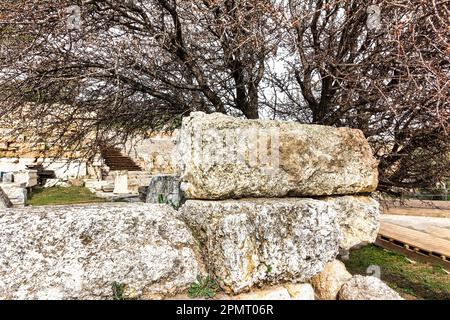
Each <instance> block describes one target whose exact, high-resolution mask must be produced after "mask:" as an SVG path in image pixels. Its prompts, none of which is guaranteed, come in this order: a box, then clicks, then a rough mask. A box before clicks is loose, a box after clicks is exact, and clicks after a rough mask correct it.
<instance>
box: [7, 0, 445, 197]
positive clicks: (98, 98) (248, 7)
mask: <svg viewBox="0 0 450 320" xmlns="http://www.w3.org/2000/svg"><path fill="white" fill-rule="evenodd" d="M449 4H450V1H439V0H425V1H418V0H397V1H389V0H380V1H371V0H360V1H352V0H349V1H343V0H313V1H310V0H285V1H282V0H202V1H198V0H127V1H124V0H121V1H119V0H117V1H113V0H99V1H97V0H89V1H81V0H80V1H68V0H56V1H25V0H5V1H2V2H1V3H0V49H1V50H0V117H1V118H2V120H3V122H5V120H6V121H9V119H11V121H15V122H14V125H13V126H14V129H15V130H16V131H17V132H21V131H25V130H28V131H30V130H32V131H33V132H36V133H37V134H38V135H39V137H41V139H43V140H48V141H49V143H58V144H63V145H67V146H73V145H77V146H78V147H85V148H86V149H88V150H91V151H94V149H93V148H94V147H95V145H96V144H98V143H100V142H102V141H104V140H105V139H111V137H117V138H121V139H126V137H128V136H129V135H133V134H138V133H141V132H146V131H148V130H149V129H158V128H161V127H162V126H176V125H177V124H178V123H179V120H180V118H181V117H183V116H185V115H187V114H189V113H190V112H191V111H204V112H207V113H212V112H221V113H225V114H229V115H233V116H237V117H246V118H249V119H255V118H259V117H262V118H274V119H283V120H293V121H299V122H302V123H316V124H324V125H330V126H348V127H353V128H358V129H361V130H362V131H363V132H364V134H365V135H366V137H367V138H368V139H369V141H370V142H371V144H372V147H373V150H374V154H375V155H376V156H377V157H378V159H379V160H380V188H381V189H383V190H395V188H415V187H433V186H434V185H435V184H436V183H437V182H440V181H443V180H445V179H449V177H450V142H449V140H450V139H449V132H450V125H449V123H450V106H449V75H450V71H449V66H450V59H449V54H450V44H449V39H450V37H449V33H450V28H449V27H450V26H449V20H448V16H449V13H450V12H449V11H450V6H449ZM87 137H89V139H90V140H89V141H92V145H90V144H83V141H85V140H86V138H87Z"/></svg>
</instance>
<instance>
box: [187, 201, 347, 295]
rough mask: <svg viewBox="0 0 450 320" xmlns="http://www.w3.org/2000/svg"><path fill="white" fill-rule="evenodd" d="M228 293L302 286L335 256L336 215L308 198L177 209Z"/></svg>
mask: <svg viewBox="0 0 450 320" xmlns="http://www.w3.org/2000/svg"><path fill="white" fill-rule="evenodd" d="M180 213H181V215H182V217H183V218H184V220H185V221H186V222H187V223H188V224H189V225H190V226H191V228H192V230H193V232H194V234H195V236H196V237H197V240H198V241H199V242H200V243H202V244H203V250H204V255H205V261H206V263H207V267H208V269H209V271H210V273H211V274H213V275H214V276H215V277H216V279H217V280H218V282H219V284H220V286H221V287H222V288H223V289H224V290H225V291H226V292H228V293H230V292H232V293H235V294H236V293H241V292H243V291H246V290H247V289H249V288H251V287H253V286H260V285H263V284H266V283H270V284H275V283H281V282H287V281H292V282H304V281H305V280H308V279H310V278H311V277H312V276H314V275H315V274H317V273H319V272H320V271H322V269H323V268H324V266H325V264H326V263H327V262H329V261H332V260H333V259H334V258H335V257H336V255H337V253H338V247H339V241H340V232H339V228H338V225H337V220H336V211H335V210H334V209H333V208H331V206H330V205H329V204H328V203H327V202H325V201H320V200H313V199H299V198H286V199H241V200H227V201H201V200H188V201H187V202H186V203H185V204H184V205H183V207H182V208H181V210H180Z"/></svg>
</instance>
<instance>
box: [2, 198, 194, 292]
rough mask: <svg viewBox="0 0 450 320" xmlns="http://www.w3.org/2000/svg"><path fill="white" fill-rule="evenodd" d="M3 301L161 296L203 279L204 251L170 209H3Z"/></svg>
mask: <svg viewBox="0 0 450 320" xmlns="http://www.w3.org/2000/svg"><path fill="white" fill-rule="evenodd" d="M0 243H1V244H2V245H1V246H0V275H1V277H0V299H111V298H112V297H113V291H112V285H113V283H116V284H117V285H120V286H123V288H124V289H125V291H124V295H123V296H124V298H140V299H147V298H148V299H150V298H153V299H154V298H161V297H164V296H170V295H175V294H179V293H182V292H184V291H185V290H186V289H188V288H189V286H190V284H191V283H192V282H194V281H195V279H196V277H197V275H198V274H202V272H203V271H202V270H203V268H202V265H201V262H199V259H198V256H199V255H198V247H197V245H196V243H195V240H194V238H193V237H192V234H191V232H190V231H189V229H188V228H187V227H186V225H185V224H184V223H183V222H182V221H180V220H179V219H177V218H176V212H175V211H174V210H173V209H171V208H170V207H169V206H165V205H151V204H101V205H87V206H57V207H53V208H51V210H50V209H49V208H47V207H36V208H22V209H10V210H8V209H6V210H0Z"/></svg>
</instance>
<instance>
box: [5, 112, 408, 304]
mask: <svg viewBox="0 0 450 320" xmlns="http://www.w3.org/2000/svg"><path fill="white" fill-rule="evenodd" d="M173 159H174V164H173V168H174V174H173V175H169V176H167V175H162V176H156V177H154V178H152V181H151V183H150V186H151V187H150V188H149V190H148V195H147V201H148V202H152V203H147V204H99V205H90V206H71V207H55V208H52V209H51V210H50V209H48V208H32V209H30V208H20V209H4V210H2V211H0V225H1V226H2V228H1V229H0V241H1V243H2V246H1V248H0V274H1V275H2V277H1V279H0V298H3V299H5V298H13V299H18V298H24V299H48V298H57V299H110V298H112V294H111V286H112V285H113V284H117V283H118V284H121V285H123V289H124V293H123V294H124V297H125V298H138V299H165V298H166V299H169V298H186V292H187V290H188V289H189V287H190V286H191V284H192V283H193V282H194V281H195V280H196V278H197V276H198V275H201V276H206V275H210V276H211V277H212V278H214V279H216V281H217V282H218V284H219V286H220V288H221V291H222V292H221V293H219V294H218V295H217V296H216V298H218V299H300V300H301V299H314V298H317V299H400V296H399V295H398V294H397V293H396V292H394V291H392V290H391V289H390V288H389V287H387V286H386V285H385V284H384V283H382V282H381V281H380V280H379V279H378V278H375V277H369V276H368V277H364V276H354V277H352V275H350V274H349V273H348V272H347V271H346V270H345V266H344V265H343V263H342V262H340V261H338V260H337V259H338V258H339V256H340V255H343V254H345V252H346V251H348V250H349V249H351V248H352V247H355V246H359V245H361V244H364V243H370V242H374V241H375V239H376V235H377V232H378V228H379V205H378V202H377V201H376V200H374V199H373V198H371V197H370V193H371V192H373V191H375V189H376V187H377V162H376V161H375V159H374V158H373V157H372V153H371V150H370V147H369V145H368V143H367V141H366V140H365V138H364V136H363V134H362V133H361V132H360V131H359V130H353V129H348V128H331V127H324V126H314V125H301V124H296V123H290V122H279V121H263V120H241V119H236V118H232V117H228V116H224V115H220V114H211V115H206V114H203V113H193V114H192V115H191V116H190V117H188V118H185V119H184V120H183V124H182V128H181V129H180V132H179V137H178V142H177V145H176V148H175V150H174V155H173ZM162 202H163V203H165V204H162ZM157 203H159V204H157Z"/></svg>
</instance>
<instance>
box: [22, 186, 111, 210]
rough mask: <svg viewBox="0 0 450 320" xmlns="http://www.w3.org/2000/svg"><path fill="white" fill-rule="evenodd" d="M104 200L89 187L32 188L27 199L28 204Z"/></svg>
mask: <svg viewBox="0 0 450 320" xmlns="http://www.w3.org/2000/svg"><path fill="white" fill-rule="evenodd" d="M97 202H105V200H104V199H102V198H98V197H96V195H95V194H94V193H92V192H91V191H90V190H89V189H87V188H84V187H67V188H62V187H55V188H38V189H36V190H33V192H32V194H31V197H30V198H29V199H28V201H27V205H29V206H45V205H63V204H83V203H97Z"/></svg>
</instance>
